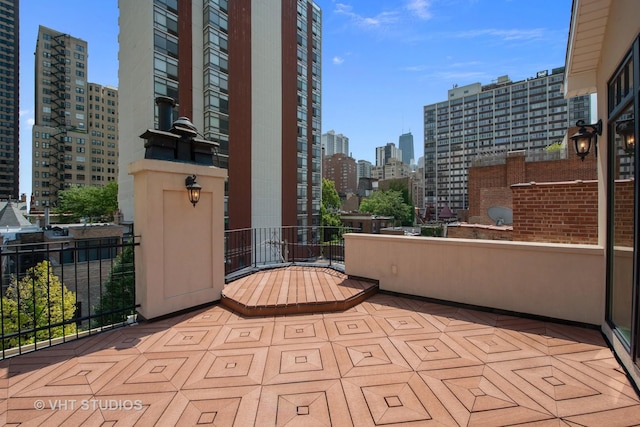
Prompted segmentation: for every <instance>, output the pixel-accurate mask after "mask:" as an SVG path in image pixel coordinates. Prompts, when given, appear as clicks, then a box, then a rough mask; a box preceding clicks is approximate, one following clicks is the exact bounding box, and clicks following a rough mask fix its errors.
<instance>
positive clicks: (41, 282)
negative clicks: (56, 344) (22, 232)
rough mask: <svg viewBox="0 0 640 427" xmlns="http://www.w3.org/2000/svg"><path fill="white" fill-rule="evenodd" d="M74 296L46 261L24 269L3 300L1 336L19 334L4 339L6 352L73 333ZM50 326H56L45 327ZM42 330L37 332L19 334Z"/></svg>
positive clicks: (74, 329)
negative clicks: (18, 334)
mask: <svg viewBox="0 0 640 427" xmlns="http://www.w3.org/2000/svg"><path fill="white" fill-rule="evenodd" d="M75 315H76V294H75V292H72V291H70V290H68V289H67V287H66V286H64V284H62V282H60V279H59V278H58V276H56V275H55V274H53V272H52V267H51V265H50V264H49V262H48V261H43V262H41V263H39V264H37V265H36V266H35V267H32V268H30V269H28V270H27V272H26V275H25V276H24V277H23V278H22V279H20V281H18V280H17V279H16V278H15V276H14V277H13V278H12V279H11V283H10V284H9V287H8V288H7V290H6V292H5V296H3V297H2V321H3V323H2V324H3V330H2V335H3V337H4V336H5V335H7V334H10V333H13V332H18V331H20V332H21V333H20V340H18V337H17V336H16V337H12V338H5V339H3V346H4V348H5V349H7V348H12V347H17V346H18V344H22V345H24V344H31V343H34V342H36V341H44V340H49V339H51V338H56V337H62V336H65V335H70V334H75V333H76V324H75V322H72V323H69V324H66V325H61V323H62V322H64V321H69V320H72V319H74V318H75ZM49 325H58V326H53V327H47V326H49ZM37 328H43V329H42V330H39V331H37V332H35V333H34V332H22V331H27V330H33V329H37Z"/></svg>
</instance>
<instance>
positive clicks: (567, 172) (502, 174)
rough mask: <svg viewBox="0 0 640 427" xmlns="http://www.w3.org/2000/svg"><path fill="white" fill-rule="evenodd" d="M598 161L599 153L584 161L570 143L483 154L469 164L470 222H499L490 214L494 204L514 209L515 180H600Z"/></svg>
mask: <svg viewBox="0 0 640 427" xmlns="http://www.w3.org/2000/svg"><path fill="white" fill-rule="evenodd" d="M569 133H570V132H569ZM567 151H569V152H567ZM596 161H597V160H596V157H595V156H588V157H587V158H585V160H584V161H581V160H580V158H579V157H578V156H576V155H575V154H574V153H573V152H572V151H571V147H569V149H568V150H567V148H566V146H565V147H564V148H563V149H562V150H559V151H556V152H553V153H546V152H544V151H538V152H525V151H514V152H510V153H507V154H506V155H505V156H502V157H492V158H480V159H478V160H477V161H475V162H474V164H473V165H472V167H471V168H469V222H470V223H477V224H487V225H488V224H495V223H496V221H495V219H491V218H490V217H489V214H488V211H489V209H490V208H492V207H503V208H508V209H514V203H513V192H512V186H513V185H514V184H523V183H531V182H537V183H540V182H544V183H549V182H568V181H575V180H581V181H589V180H596V179H597V178H598V177H597V167H596ZM595 203H597V196H596V199H595ZM514 223H515V218H514Z"/></svg>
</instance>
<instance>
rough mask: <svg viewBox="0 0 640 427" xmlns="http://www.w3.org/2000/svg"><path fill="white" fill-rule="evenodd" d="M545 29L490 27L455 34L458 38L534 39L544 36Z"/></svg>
mask: <svg viewBox="0 0 640 427" xmlns="http://www.w3.org/2000/svg"><path fill="white" fill-rule="evenodd" d="M544 33H545V30H544V29H543V28H534V29H531V30H518V29H515V30H498V29H495V28H488V29H485V30H471V31H462V32H459V33H455V34H454V35H453V36H454V37H457V38H475V37H484V36H489V37H497V38H500V39H503V40H505V41H512V40H532V39H541V38H543V37H544Z"/></svg>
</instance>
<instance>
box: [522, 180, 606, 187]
mask: <svg viewBox="0 0 640 427" xmlns="http://www.w3.org/2000/svg"><path fill="white" fill-rule="evenodd" d="M597 182H598V180H593V179H591V180H581V179H578V180H575V181H558V182H535V181H532V182H524V183H521V184H512V185H511V188H514V187H534V186H545V185H555V186H557V185H572V184H575V185H579V184H595V183H597Z"/></svg>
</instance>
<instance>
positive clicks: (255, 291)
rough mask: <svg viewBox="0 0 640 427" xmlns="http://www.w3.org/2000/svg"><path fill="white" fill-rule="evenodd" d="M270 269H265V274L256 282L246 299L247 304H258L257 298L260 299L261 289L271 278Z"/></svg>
mask: <svg viewBox="0 0 640 427" xmlns="http://www.w3.org/2000/svg"><path fill="white" fill-rule="evenodd" d="M272 274H273V272H272V271H267V272H266V274H264V275H263V276H262V280H260V281H259V282H258V284H257V285H256V286H255V288H254V289H253V290H252V292H250V295H251V296H250V297H249V298H248V300H247V305H250V306H255V305H257V304H258V300H260V296H261V295H262V291H263V290H264V288H265V286H267V283H269V281H270V280H271V275H272Z"/></svg>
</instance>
